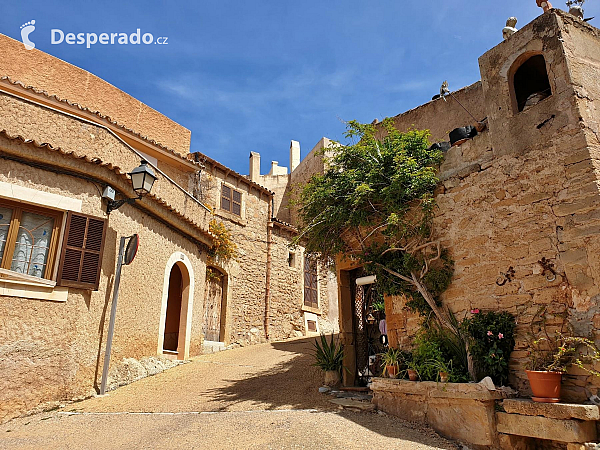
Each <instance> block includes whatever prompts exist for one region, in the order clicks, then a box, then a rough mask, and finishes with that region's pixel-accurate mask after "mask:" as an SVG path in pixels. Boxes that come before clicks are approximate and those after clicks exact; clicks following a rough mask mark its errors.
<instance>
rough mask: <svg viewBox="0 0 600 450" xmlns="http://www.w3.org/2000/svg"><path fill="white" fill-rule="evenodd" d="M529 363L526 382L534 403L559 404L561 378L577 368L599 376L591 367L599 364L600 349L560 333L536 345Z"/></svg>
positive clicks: (587, 340) (539, 341) (580, 338)
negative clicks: (573, 368) (568, 371)
mask: <svg viewBox="0 0 600 450" xmlns="http://www.w3.org/2000/svg"><path fill="white" fill-rule="evenodd" d="M530 348H531V350H530V354H529V362H528V363H527V366H526V367H527V369H526V370H525V372H526V373H527V378H528V379H529V385H530V386H531V391H532V392H533V397H531V398H532V400H533V401H534V402H543V403H558V402H559V401H560V386H561V381H562V374H563V373H565V372H567V370H568V369H569V367H571V366H576V367H579V368H580V369H582V370H584V371H586V372H588V373H590V374H592V375H596V376H600V373H599V372H597V371H595V370H594V369H591V368H590V367H588V366H587V365H588V364H591V363H594V362H599V361H600V355H599V351H598V348H597V347H596V345H595V344H594V342H593V341H591V340H589V339H586V338H583V337H576V336H565V335H563V334H562V333H560V332H557V333H556V334H555V335H553V336H550V335H548V336H545V337H541V338H539V339H536V340H535V341H533V343H532V345H531V347H530Z"/></svg>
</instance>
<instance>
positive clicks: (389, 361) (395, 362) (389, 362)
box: [380, 347, 406, 376]
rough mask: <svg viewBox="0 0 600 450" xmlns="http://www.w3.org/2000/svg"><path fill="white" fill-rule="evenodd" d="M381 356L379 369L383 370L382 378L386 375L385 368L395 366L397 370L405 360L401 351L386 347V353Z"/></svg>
mask: <svg viewBox="0 0 600 450" xmlns="http://www.w3.org/2000/svg"><path fill="white" fill-rule="evenodd" d="M380 355H381V367H382V368H383V376H385V374H386V373H387V366H396V367H397V368H398V369H400V367H402V366H403V365H404V364H405V362H406V360H405V356H404V353H403V352H402V350H400V349H397V348H393V347H388V349H387V351H385V352H383V353H381V354H380Z"/></svg>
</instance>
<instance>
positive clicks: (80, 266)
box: [57, 212, 108, 291]
mask: <svg viewBox="0 0 600 450" xmlns="http://www.w3.org/2000/svg"><path fill="white" fill-rule="evenodd" d="M107 224H108V221H107V220H106V219H100V218H98V217H93V216H87V215H85V214H78V213H73V212H69V213H68V215H67V226H66V229H65V237H64V240H63V247H62V253H61V256H60V266H59V269H58V280H57V283H58V285H59V286H68V287H74V288H79V289H91V290H94V291H97V290H98V285H99V284H100V269H101V267H102V253H103V252H104V241H105V237H106V228H107Z"/></svg>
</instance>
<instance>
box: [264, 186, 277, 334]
mask: <svg viewBox="0 0 600 450" xmlns="http://www.w3.org/2000/svg"><path fill="white" fill-rule="evenodd" d="M274 203H275V201H274V199H273V197H271V203H270V204H269V215H268V217H269V221H268V222H267V269H266V271H265V337H266V338H267V340H269V308H270V302H271V240H272V234H273V211H274V206H275V205H274Z"/></svg>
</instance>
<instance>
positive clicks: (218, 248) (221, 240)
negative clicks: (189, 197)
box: [208, 219, 237, 261]
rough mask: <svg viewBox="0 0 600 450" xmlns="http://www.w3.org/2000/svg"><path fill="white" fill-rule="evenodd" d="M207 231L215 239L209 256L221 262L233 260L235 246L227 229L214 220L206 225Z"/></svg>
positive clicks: (235, 252) (235, 251)
mask: <svg viewBox="0 0 600 450" xmlns="http://www.w3.org/2000/svg"><path fill="white" fill-rule="evenodd" d="M208 229H209V231H210V232H211V233H212V234H213V236H214V237H215V239H214V242H215V243H214V245H213V246H212V248H211V249H210V252H209V256H210V257H212V258H218V259H220V260H222V261H228V260H230V259H234V258H235V257H236V256H237V245H236V243H235V242H234V241H233V239H232V237H231V232H230V231H229V230H228V229H227V227H226V226H225V225H223V223H221V222H218V221H217V220H216V219H212V220H211V221H210V223H209V224H208Z"/></svg>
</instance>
